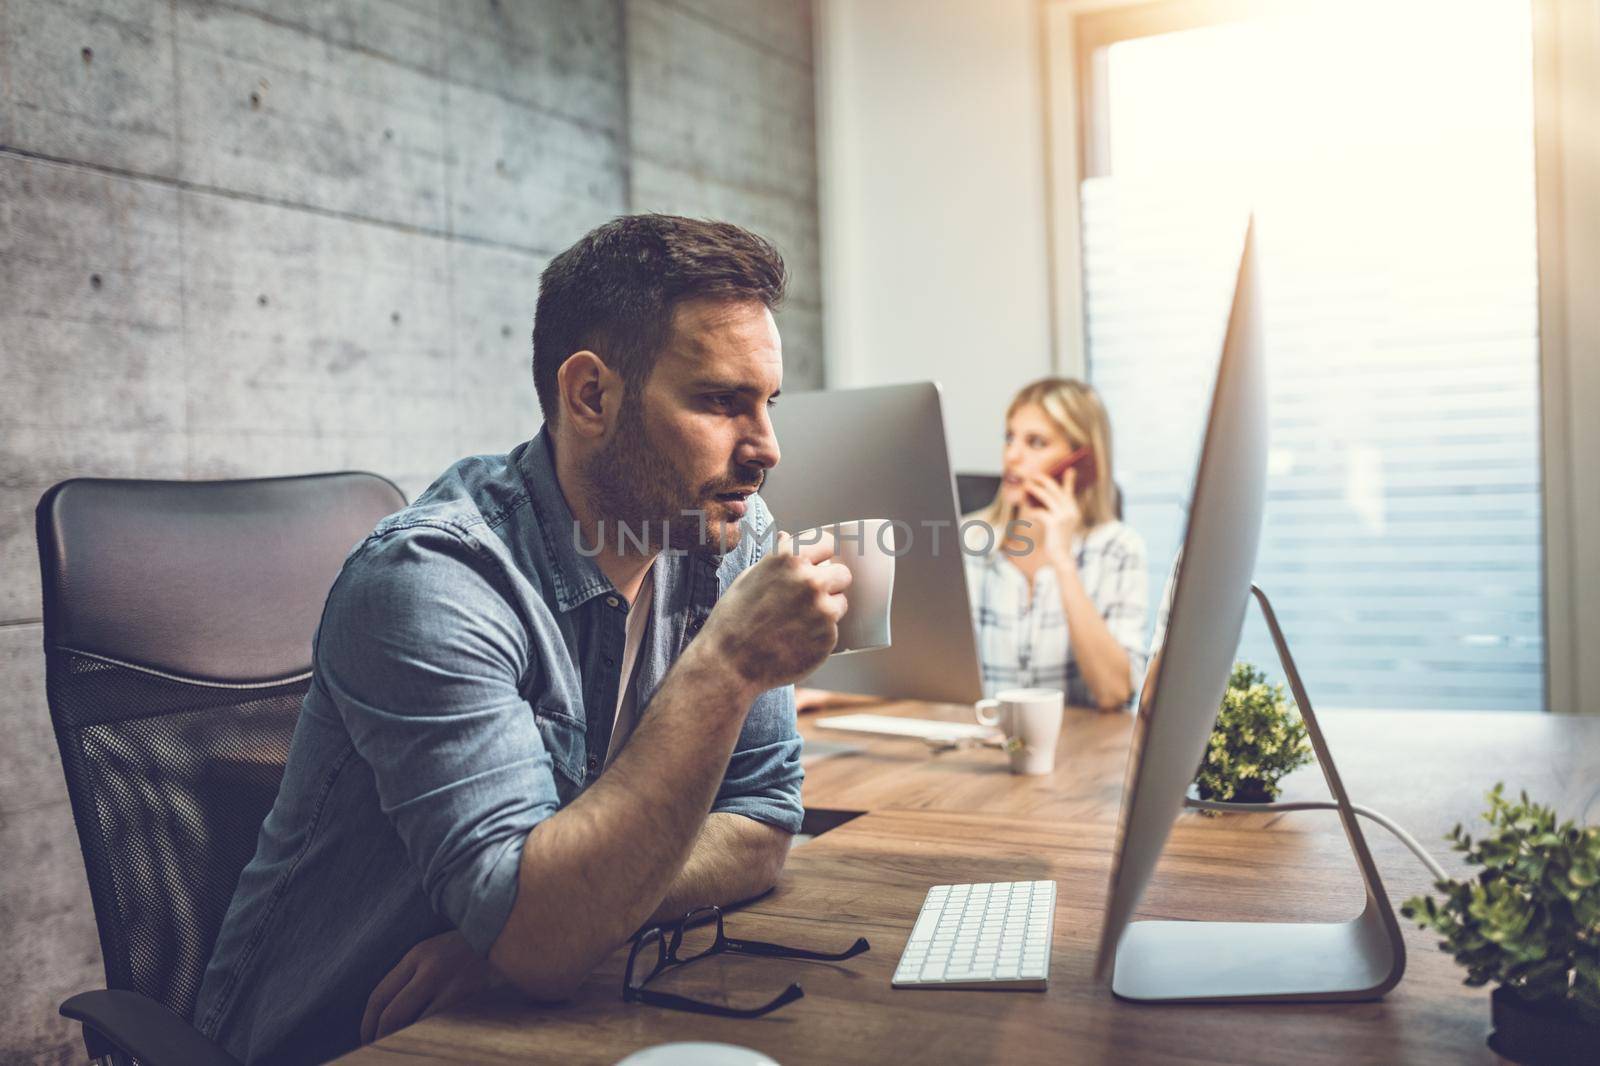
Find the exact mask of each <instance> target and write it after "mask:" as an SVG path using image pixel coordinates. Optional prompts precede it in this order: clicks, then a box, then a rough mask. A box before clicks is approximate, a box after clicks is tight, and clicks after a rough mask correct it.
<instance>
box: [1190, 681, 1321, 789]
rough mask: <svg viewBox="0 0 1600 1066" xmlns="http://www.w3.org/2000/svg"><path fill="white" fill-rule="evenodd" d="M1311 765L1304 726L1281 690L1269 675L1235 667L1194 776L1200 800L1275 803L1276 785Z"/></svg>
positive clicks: (1291, 703)
mask: <svg viewBox="0 0 1600 1066" xmlns="http://www.w3.org/2000/svg"><path fill="white" fill-rule="evenodd" d="M1310 761H1311V746H1310V744H1309V743H1308V742H1307V739H1306V724H1305V723H1304V722H1302V721H1301V720H1300V715H1299V714H1298V713H1296V712H1295V710H1294V704H1293V702H1292V701H1291V700H1290V699H1289V698H1288V697H1287V696H1285V695H1284V692H1283V686H1282V685H1272V686H1270V687H1269V686H1268V685H1267V675H1266V674H1264V673H1262V672H1261V671H1260V670H1257V669H1256V668H1255V667H1254V666H1252V665H1250V664H1249V663H1244V662H1241V663H1235V664H1234V666H1233V675H1232V676H1231V677H1229V679H1228V691H1226V692H1225V693H1223V695H1222V707H1221V709H1220V710H1219V711H1218V712H1217V724H1216V726H1215V727H1214V728H1213V729H1212V731H1211V740H1210V742H1209V743H1208V744H1207V745H1206V753H1205V755H1204V756H1203V757H1202V758H1201V760H1200V769H1199V771H1198V772H1196V774H1195V777H1194V783H1195V785H1196V786H1198V788H1199V791H1200V798H1201V799H1203V800H1218V801H1221V802H1224V803H1226V802H1229V801H1232V802H1238V803H1264V802H1267V801H1268V800H1274V799H1277V798H1278V782H1279V781H1281V780H1282V779H1283V778H1284V777H1286V776H1287V775H1288V774H1290V773H1291V772H1293V771H1294V770H1298V769H1299V768H1300V767H1302V766H1304V765H1306V764H1307V763H1309V762H1310ZM1202 813H1208V812H1202Z"/></svg>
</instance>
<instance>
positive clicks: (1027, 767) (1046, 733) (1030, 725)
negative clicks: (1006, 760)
mask: <svg viewBox="0 0 1600 1066" xmlns="http://www.w3.org/2000/svg"><path fill="white" fill-rule="evenodd" d="M1064 703H1065V700H1064V699H1063V697H1062V695H1061V690H1060V689H1057V688H1013V689H1006V690H1005V691H1003V692H997V693H995V695H994V698H993V699H987V700H979V701H978V702H977V703H976V704H974V705H973V711H974V713H976V714H977V716H978V724H979V725H993V726H999V727H1000V731H1001V732H1002V733H1004V734H1005V737H1006V751H1008V752H1010V753H1011V772H1012V773H1014V774H1048V773H1050V772H1052V771H1053V770H1055V768H1056V740H1057V739H1059V738H1060V736H1061V715H1062V707H1063V705H1064Z"/></svg>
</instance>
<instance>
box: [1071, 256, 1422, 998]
mask: <svg viewBox="0 0 1600 1066" xmlns="http://www.w3.org/2000/svg"><path fill="white" fill-rule="evenodd" d="M1258 288H1259V282H1258V269H1257V262H1256V249H1255V232H1254V225H1253V224H1252V225H1251V226H1249V227H1248V228H1247V230H1246V233H1245V242H1244V250H1243V253H1242V255H1241V256H1240V262H1239V273H1238V277H1237V281H1236V283H1235V288H1234V295H1233V306H1232V310H1231V312H1230V315H1229V319H1228V328H1227V335H1226V339H1225V340H1224V342H1223V348H1222V358H1221V361H1220V363H1219V364H1218V367H1217V377H1216V385H1215V387H1214V389H1213V392H1212V399H1211V414H1210V418H1209V420H1208V422H1207V425H1206V431H1205V439H1204V443H1203V444H1202V447H1201V452H1200V463H1199V466H1198V469H1197V470H1196V472H1195V479H1194V489H1193V492H1192V494H1191V496H1190V506H1189V521H1188V528H1187V530H1186V531H1185V534H1184V540H1183V547H1182V549H1181V550H1180V552H1179V555H1178V559H1179V563H1178V566H1177V574H1176V576H1175V579H1174V584H1173V590H1172V604H1171V611H1170V614H1169V617H1168V622H1167V627H1166V631H1165V636H1164V639H1163V640H1162V641H1161V644H1160V646H1159V647H1156V648H1152V649H1151V651H1152V654H1151V659H1150V668H1149V673H1148V676H1147V679H1146V681H1145V684H1144V688H1143V691H1142V692H1141V693H1140V699H1139V711H1138V718H1137V720H1136V722H1135V725H1134V729H1133V741H1132V747H1131V748H1130V750H1129V752H1128V764H1127V772H1126V776H1125V779H1124V784H1123V793H1122V810H1121V815H1120V817H1119V820H1118V826H1117V837H1116V850H1115V852H1114V856H1113V862H1112V868H1111V885H1110V892H1109V894H1108V896H1107V899H1106V908H1105V917H1104V922H1103V924H1102V926H1101V936H1100V950H1099V957H1098V961H1097V964H1096V973H1097V975H1099V976H1104V974H1105V973H1106V971H1107V969H1108V968H1109V969H1112V970H1113V971H1114V972H1113V976H1112V991H1113V992H1114V993H1116V994H1117V995H1119V996H1123V997H1126V998H1130V999H1140V1000H1154V1001H1195V1000H1203V1001H1228V1000H1258V1001H1259V1000H1353V999H1369V998H1374V997H1376V996H1381V995H1382V994H1383V993H1384V992H1385V991H1387V990H1388V989H1389V988H1390V987H1392V986H1393V985H1394V983H1395V982H1397V981H1398V980H1399V979H1400V975H1401V973H1402V972H1403V971H1404V946H1403V944H1402V942H1401V940H1400V935H1399V929H1398V927H1397V925H1396V923H1395V918H1394V914H1393V912H1392V910H1391V909H1390V907H1389V903H1388V899H1387V897H1386V895H1385V894H1384V891H1383V887H1382V884H1381V882H1380V881H1379V879H1378V877H1377V873H1376V869H1375V868H1374V866H1373V864H1372V861H1371V855H1370V852H1369V851H1368V850H1367V847H1366V843H1365V840H1364V839H1363V838H1362V836H1361V833H1360V830H1359V829H1358V828H1357V827H1356V825H1355V817H1354V814H1353V813H1352V808H1351V805H1350V803H1349V799H1348V797H1347V796H1346V795H1345V794H1344V789H1343V786H1342V784H1340V782H1339V780H1338V777H1337V773H1336V771H1335V770H1334V768H1333V765H1332V760H1331V758H1330V757H1329V755H1328V752H1327V749H1326V745H1325V744H1324V742H1323V740H1322V737H1321V733H1320V730H1319V729H1317V728H1316V725H1315V721H1314V718H1313V716H1312V713H1311V707H1310V703H1309V700H1307V699H1306V698H1305V693H1304V689H1303V686H1302V684H1301V682H1300V678H1299V674H1298V672H1296V671H1294V669H1293V660H1292V658H1290V657H1289V656H1288V651H1287V644H1286V643H1285V642H1284V641H1283V637H1282V633H1281V630H1279V629H1278V628H1277V625H1276V622H1275V620H1274V619H1273V617H1272V615H1271V613H1270V611H1268V612H1267V623H1268V625H1269V627H1270V628H1271V629H1272V633H1273V639H1274V643H1275V644H1276V645H1277V647H1278V652H1279V656H1280V659H1281V660H1282V661H1283V664H1284V666H1285V668H1286V671H1287V672H1289V674H1290V682H1291V685H1292V686H1293V688H1294V689H1295V695H1296V700H1297V701H1298V702H1299V703H1300V706H1301V711H1302V715H1303V716H1304V718H1305V720H1306V724H1307V728H1308V731H1309V732H1310V735H1311V739H1312V742H1313V745H1314V747H1315V748H1316V752H1317V758H1318V762H1319V764H1321V766H1322V770H1323V773H1324V775H1325V776H1326V777H1327V779H1328V783H1329V786H1330V788H1331V789H1332V791H1333V793H1334V795H1335V798H1336V800H1337V801H1338V803H1337V804H1336V806H1337V807H1338V809H1339V811H1340V815H1341V818H1342V819H1343V821H1344V826H1345V831H1346V835H1347V836H1348V837H1349V841H1350V844H1351V847H1352V850H1353V851H1354V853H1355V856H1356V859H1357V862H1358V864H1359V866H1360V867H1361V873H1362V877H1363V879H1364V881H1365V882H1366V886H1367V908H1366V910H1364V911H1363V912H1362V914H1361V915H1360V916H1359V917H1357V918H1356V919H1354V920H1352V921H1347V922H1335V923H1305V922H1293V923H1265V922H1184V921H1140V922H1131V923H1130V919H1131V918H1132V916H1133V912H1134V911H1135V909H1137V907H1138V905H1139V901H1140V899H1141V897H1142V896H1143V894H1144V889H1145V885H1146V883H1147V882H1148V881H1149V879H1150V876H1151V873H1152V872H1153V871H1154V869H1155V866H1156V861H1157V860H1158V859H1159V858H1160V856H1161V852H1162V849H1163V848H1164V847H1165V846H1166V842H1167V837H1168V835H1169V834H1170V832H1171V830H1172V825H1173V822H1174V821H1175V819H1176V818H1177V816H1178V814H1179V812H1180V811H1181V810H1182V808H1183V806H1184V799H1185V794H1186V793H1187V791H1188V788H1189V785H1190V783H1191V782H1192V781H1193V780H1194V776H1195V772H1196V770H1197V769H1198V767H1199V765H1200V759H1201V756H1202V755H1203V753H1204V752H1205V749H1206V745H1207V741H1208V739H1209V738H1210V735H1211V730H1212V726H1213V724H1214V723H1215V721H1216V717H1217V708H1218V706H1219V705H1220V704H1221V701H1222V696H1223V693H1224V691H1225V690H1226V688H1227V683H1228V676H1229V673H1230V671H1231V668H1232V664H1233V659H1234V654H1235V652H1236V651H1237V649H1238V644H1239V636H1240V632H1241V630H1242V628H1243V625H1244V616H1245V609H1246V608H1247V606H1248V605H1249V601H1250V598H1251V595H1252V586H1251V577H1252V573H1253V571H1254V569H1255V562H1256V550H1257V547H1258V545H1259V542H1260V538H1261V518H1262V509H1263V505H1264V501H1265V496H1266V477H1267V374H1266V366H1265V356H1264V352H1263V346H1262V333H1261V307H1260V294H1259V291H1258ZM1257 596H1258V598H1261V599H1263V600H1264V597H1262V596H1260V594H1259V593H1257Z"/></svg>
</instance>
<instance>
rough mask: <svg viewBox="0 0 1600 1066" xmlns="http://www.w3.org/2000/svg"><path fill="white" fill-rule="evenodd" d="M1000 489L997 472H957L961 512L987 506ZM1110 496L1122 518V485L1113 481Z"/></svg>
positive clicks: (957, 493)
mask: <svg viewBox="0 0 1600 1066" xmlns="http://www.w3.org/2000/svg"><path fill="white" fill-rule="evenodd" d="M999 491H1000V475H999V474H957V475H956V499H957V501H958V502H959V503H960V506H961V513H962V514H971V513H972V512H973V511H977V510H980V509H982V508H984V507H987V506H989V504H990V502H992V501H993V500H994V494H995V493H997V492H999ZM1111 498H1112V501H1113V504H1112V506H1113V509H1114V510H1115V512H1116V515H1117V518H1118V519H1121V518H1122V487H1121V486H1120V485H1117V484H1116V483H1115V482H1113V483H1112V485H1111Z"/></svg>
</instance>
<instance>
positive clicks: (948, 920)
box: [893, 881, 1056, 989]
mask: <svg viewBox="0 0 1600 1066" xmlns="http://www.w3.org/2000/svg"><path fill="white" fill-rule="evenodd" d="M1055 917H1056V883H1055V882H1054V881H1000V882H997V883H993V884H984V885H935V886H933V887H932V888H930V889H928V896H927V898H926V899H924V900H923V901H922V913H921V914H918V915H917V924H916V926H915V927H914V928H913V929H912V930H911V939H910V940H909V941H908V942H907V943H906V950H905V951H904V952H903V953H902V954H901V955H900V965H899V967H898V968H897V969H896V970H895V972H894V981H893V985H894V987H895V988H1031V989H1043V988H1045V987H1046V986H1047V985H1048V984H1049V982H1050V932H1051V930H1052V929H1053V928H1054V923H1055Z"/></svg>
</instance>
